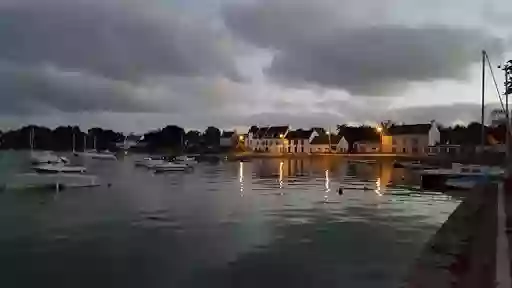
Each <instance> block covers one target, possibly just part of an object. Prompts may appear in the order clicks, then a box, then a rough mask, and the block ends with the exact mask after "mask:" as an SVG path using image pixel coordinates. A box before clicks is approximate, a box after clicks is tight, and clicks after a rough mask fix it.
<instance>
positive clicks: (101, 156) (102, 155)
mask: <svg viewBox="0 0 512 288" xmlns="http://www.w3.org/2000/svg"><path fill="white" fill-rule="evenodd" d="M81 156H82V157H86V158H91V159H97V160H117V156H116V155H115V154H114V153H112V152H109V151H101V152H96V151H87V152H84V153H82V154H81Z"/></svg>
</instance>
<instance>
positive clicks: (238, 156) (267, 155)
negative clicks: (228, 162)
mask: <svg viewBox="0 0 512 288" xmlns="http://www.w3.org/2000/svg"><path fill="white" fill-rule="evenodd" d="M315 157H340V158H382V157H384V158H405V159H424V158H426V157H428V156H426V155H425V156H423V155H404V154H392V153H382V154H381V153H354V154H341V153H314V154H307V153H298V154H276V153H252V152H249V153H247V152H245V153H234V154H231V155H229V156H228V158H229V159H234V160H236V159H240V160H241V159H257V158H284V159H290V158H292V159H295V158H297V159H300V158H315Z"/></svg>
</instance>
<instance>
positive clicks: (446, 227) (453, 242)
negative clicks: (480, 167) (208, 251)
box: [401, 184, 512, 288]
mask: <svg viewBox="0 0 512 288" xmlns="http://www.w3.org/2000/svg"><path fill="white" fill-rule="evenodd" d="M505 186H506V185H505ZM511 188H512V187H511ZM504 190H506V189H503V185H502V184H487V185H482V186H480V187H477V188H475V189H474V190H473V191H468V197H467V198H466V199H465V200H464V201H463V202H462V203H461V204H460V205H459V206H458V207H457V209H456V210H455V211H454V212H453V213H452V214H451V215H450V217H449V218H448V219H447V221H446V222H445V223H444V224H443V225H442V226H441V228H440V229H439V230H438V232H437V233H436V234H435V235H434V236H433V237H432V238H431V239H430V241H428V242H427V244H426V245H425V247H424V250H423V251H422V253H421V254H420V255H419V257H418V259H417V261H416V262H415V263H414V265H413V266H412V267H411V270H410V273H409V275H408V277H407V278H406V279H405V281H404V283H403V285H402V286H401V287H407V288H427V287H428V288H445V287H465V288H473V287H474V288H476V287H479V288H488V287H510V286H504V285H508V283H507V281H508V280H509V279H510V272H511V271H510V269H509V267H510V265H508V264H509V263H510V262H509V261H510V259H512V254H510V255H509V251H507V252H508V253H505V252H503V251H506V250H508V248H507V247H503V246H507V245H508V244H512V243H510V239H512V237H507V236H506V235H505V234H506V233H507V232H508V230H506V229H505V224H509V223H510V224H511V225H512V217H511V218H510V219H502V218H504V217H501V218H500V214H499V210H500V207H501V210H502V212H503V213H502V216H505V215H511V216H512V194H511V193H504ZM510 192H512V189H511V190H510ZM505 195H506V196H505ZM499 201H500V202H499ZM500 205H501V206H500ZM499 219H501V221H500V220H499ZM505 220H507V221H505ZM505 222H506V223H505ZM500 224H501V226H500ZM511 227H512V226H511ZM500 235H502V236H503V235H505V236H504V237H505V238H504V239H505V242H507V243H506V244H507V245H503V241H501V242H500V239H499V236H500ZM503 254H506V257H505V258H504V259H506V260H505V262H507V261H508V262H507V263H505V264H503V257H501V255H503ZM507 266H508V267H507ZM504 267H505V268H507V269H506V270H507V273H503V268H504ZM507 278H508V280H507Z"/></svg>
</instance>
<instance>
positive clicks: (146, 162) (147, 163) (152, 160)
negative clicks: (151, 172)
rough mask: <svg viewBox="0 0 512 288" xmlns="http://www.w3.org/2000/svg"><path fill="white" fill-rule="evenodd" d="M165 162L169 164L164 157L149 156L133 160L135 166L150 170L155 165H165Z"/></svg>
mask: <svg viewBox="0 0 512 288" xmlns="http://www.w3.org/2000/svg"><path fill="white" fill-rule="evenodd" d="M167 162H169V159H168V158H167V157H165V156H150V157H145V158H143V159H142V160H135V166H138V167H146V168H152V167H153V166H155V165H160V164H165V163H167Z"/></svg>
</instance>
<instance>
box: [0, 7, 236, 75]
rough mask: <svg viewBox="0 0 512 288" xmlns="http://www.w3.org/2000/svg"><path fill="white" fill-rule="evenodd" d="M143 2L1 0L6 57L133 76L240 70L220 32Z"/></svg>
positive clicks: (0, 50) (2, 54) (1, 48)
mask: <svg viewBox="0 0 512 288" xmlns="http://www.w3.org/2000/svg"><path fill="white" fill-rule="evenodd" d="M143 2H144V3H142V2H141V1H139V2H135V1H112V0H88V1H84V0H65V1H64V0H47V1H39V0H37V1H36V0H16V1H10V0H6V1H5V2H3V3H1V4H0V38H1V39H2V45H0V59H4V60H5V59H6V60H9V61H13V62H17V63H19V64H22V65H32V64H40V63H51V64H53V65H56V66H59V67H62V68H64V69H81V70H86V71H88V72H90V73H94V74H100V75H102V76H105V77H109V78H115V79H128V80H136V79H140V78H145V77H148V76H151V75H160V74H171V75H180V76H196V75H217V74H222V75H228V76H230V77H233V78H236V77H237V73H236V70H235V67H234V62H233V60H232V58H231V55H230V54H229V51H228V49H227V48H226V45H224V44H223V42H222V41H223V40H222V37H221V35H218V34H217V33H216V32H215V31H213V30H212V29H210V27H208V25H207V24H205V23H202V24H199V23H196V22H193V21H189V20H187V19H186V18H185V17H182V16H179V15H178V14H177V13H173V12H172V10H171V9H170V8H162V9H159V8H161V7H159V6H158V5H162V4H155V3H156V2H155V1H143ZM141 3H142V4H141ZM162 11H169V13H167V12H162ZM203 24H204V25H203Z"/></svg>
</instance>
